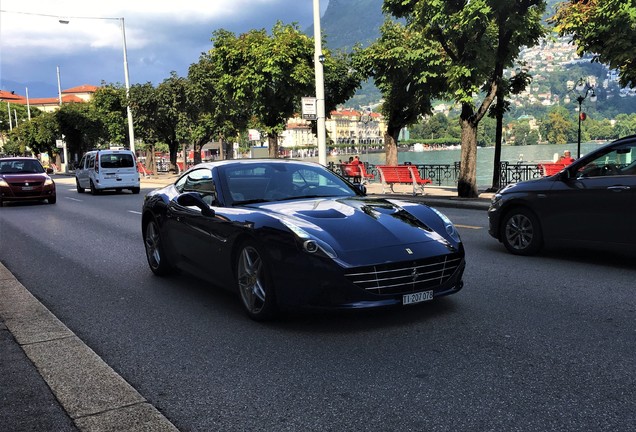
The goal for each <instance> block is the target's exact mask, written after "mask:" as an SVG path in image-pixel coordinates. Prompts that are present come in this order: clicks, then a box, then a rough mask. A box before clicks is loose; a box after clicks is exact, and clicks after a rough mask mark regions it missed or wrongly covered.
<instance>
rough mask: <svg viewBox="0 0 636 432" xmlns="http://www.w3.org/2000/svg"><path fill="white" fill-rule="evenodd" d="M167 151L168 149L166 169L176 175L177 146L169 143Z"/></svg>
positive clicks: (177, 170)
mask: <svg viewBox="0 0 636 432" xmlns="http://www.w3.org/2000/svg"><path fill="white" fill-rule="evenodd" d="M169 149H170V168H168V169H169V170H170V171H172V172H175V173H177V174H178V173H179V168H178V167H177V152H178V151H179V144H178V143H171V144H170V145H169Z"/></svg>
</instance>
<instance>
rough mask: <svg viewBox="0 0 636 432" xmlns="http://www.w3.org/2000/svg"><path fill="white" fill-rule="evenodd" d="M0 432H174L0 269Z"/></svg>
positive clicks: (117, 376) (152, 407)
mask: <svg viewBox="0 0 636 432" xmlns="http://www.w3.org/2000/svg"><path fill="white" fill-rule="evenodd" d="M0 353H2V355H0V370H2V373H0V402H1V403H0V430H2V431H11V432H23V431H24V432H27V431H29V432H30V431H56V432H66V431H77V430H80V431H86V432H93V431H95V432H97V431H126V432H129V431H130V432H137V431H138V432H143V431H153V432H154V431H160V432H163V431H166V432H174V431H177V429H176V428H175V427H174V426H173V425H172V423H170V422H169V421H168V419H166V418H165V417H164V416H163V415H162V414H161V413H160V412H159V411H158V410H157V409H156V408H155V407H154V406H152V405H151V404H149V403H148V402H147V401H146V399H144V397H143V396H141V395H140V394H139V393H138V392H137V390H135V389H134V388H133V387H132V386H130V384H128V383H127V382H126V381H125V380H124V379H123V378H122V377H121V376H119V375H118V374H117V373H116V372H115V371H114V370H113V369H111V368H110V366H108V365H107V364H106V363H104V361H103V360H102V359H101V358H100V357H99V356H98V355H97V354H95V352H93V350H91V349H90V348H89V347H88V346H86V345H85V344H84V342H82V341H81V340H80V339H79V338H78V337H77V336H76V335H75V334H74V333H73V332H72V331H71V330H70V329H68V328H67V327H66V326H65V325H64V324H63V323H62V322H60V321H59V320H58V319H57V318H56V317H55V316H54V315H53V314H52V313H51V312H50V311H49V310H48V309H47V308H46V307H45V306H44V305H43V304H42V303H40V302H39V301H38V300H37V299H36V298H35V297H34V296H33V295H31V293H30V292H29V291H28V290H27V289H26V288H25V287H24V286H23V285H22V284H21V283H20V282H19V281H18V280H17V279H15V277H14V276H13V275H12V274H11V272H9V271H8V270H7V269H6V267H4V265H3V264H2V263H0Z"/></svg>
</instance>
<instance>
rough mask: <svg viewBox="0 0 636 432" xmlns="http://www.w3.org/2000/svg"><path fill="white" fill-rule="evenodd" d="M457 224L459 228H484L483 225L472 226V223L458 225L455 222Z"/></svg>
mask: <svg viewBox="0 0 636 432" xmlns="http://www.w3.org/2000/svg"><path fill="white" fill-rule="evenodd" d="M455 226H456V227H457V228H467V229H474V230H478V229H483V227H479V226H472V225H457V224H455Z"/></svg>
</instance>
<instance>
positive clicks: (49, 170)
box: [46, 167, 55, 174]
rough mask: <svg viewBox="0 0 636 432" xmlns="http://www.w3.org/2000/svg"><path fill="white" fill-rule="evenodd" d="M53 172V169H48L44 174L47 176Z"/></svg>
mask: <svg viewBox="0 0 636 432" xmlns="http://www.w3.org/2000/svg"><path fill="white" fill-rule="evenodd" d="M54 172H55V171H53V168H51V167H49V168H47V169H46V173H47V174H53V173H54Z"/></svg>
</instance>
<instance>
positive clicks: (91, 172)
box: [75, 150, 139, 195]
mask: <svg viewBox="0 0 636 432" xmlns="http://www.w3.org/2000/svg"><path fill="white" fill-rule="evenodd" d="M75 184H76V186H77V192H79V193H84V191H85V190H86V189H90V191H91V193H92V194H93V195H96V194H98V193H100V192H101V191H103V190H106V189H113V190H116V191H118V192H119V191H121V190H122V189H130V191H131V192H132V193H134V194H138V193H139V173H138V172H137V161H136V160H135V155H134V154H133V152H131V151H130V150H94V151H89V152H87V153H86V154H85V155H84V156H83V157H82V160H81V161H80V163H79V166H78V167H77V168H76V169H75Z"/></svg>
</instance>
